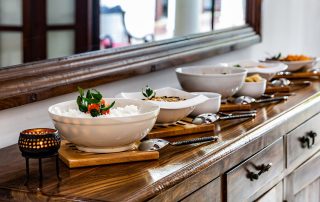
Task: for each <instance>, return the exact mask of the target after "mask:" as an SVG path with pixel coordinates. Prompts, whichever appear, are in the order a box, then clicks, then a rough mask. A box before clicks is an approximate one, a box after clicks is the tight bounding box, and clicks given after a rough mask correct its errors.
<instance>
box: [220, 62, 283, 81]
mask: <svg viewBox="0 0 320 202" xmlns="http://www.w3.org/2000/svg"><path fill="white" fill-rule="evenodd" d="M219 65H221V66H225V67H235V66H236V65H240V66H241V67H242V68H245V69H246V70H248V76H250V75H253V74H259V75H260V76H261V77H262V78H265V79H267V80H268V81H270V80H271V79H272V78H273V77H274V76H275V75H276V73H278V72H282V71H285V70H286V69H287V68H288V65H286V64H284V63H280V62H277V63H269V62H268V63H267V62H258V61H255V60H241V61H234V62H229V63H220V64H219ZM241 67H239V68H241Z"/></svg>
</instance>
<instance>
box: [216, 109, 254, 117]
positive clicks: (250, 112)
mask: <svg viewBox="0 0 320 202" xmlns="http://www.w3.org/2000/svg"><path fill="white" fill-rule="evenodd" d="M256 113H257V110H250V111H236V112H229V113H226V112H218V114H220V115H222V116H232V115H238V114H256Z"/></svg>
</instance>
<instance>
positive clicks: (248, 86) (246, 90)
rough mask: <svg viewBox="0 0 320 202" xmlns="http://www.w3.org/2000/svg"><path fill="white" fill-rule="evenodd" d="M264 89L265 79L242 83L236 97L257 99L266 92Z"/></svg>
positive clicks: (265, 85)
mask: <svg viewBox="0 0 320 202" xmlns="http://www.w3.org/2000/svg"><path fill="white" fill-rule="evenodd" d="M266 87H267V80H266V79H262V80H261V81H259V82H244V84H243V85H242V87H241V88H240V90H239V91H238V92H237V95H239V96H242V95H243V96H250V97H253V98H259V97H261V95H262V94H263V93H264V92H265V91H266Z"/></svg>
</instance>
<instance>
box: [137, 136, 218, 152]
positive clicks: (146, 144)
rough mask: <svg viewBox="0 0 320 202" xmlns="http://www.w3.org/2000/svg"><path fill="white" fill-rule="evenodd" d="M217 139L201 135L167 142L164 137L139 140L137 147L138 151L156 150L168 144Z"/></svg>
mask: <svg viewBox="0 0 320 202" xmlns="http://www.w3.org/2000/svg"><path fill="white" fill-rule="evenodd" d="M217 140H218V137H215V136H209V137H201V138H195V139H191V140H183V141H178V142H169V141H167V140H164V139H150V140H146V141H143V142H141V143H140V145H139V148H138V149H139V150H140V151H158V150H160V149H163V148H164V147H167V146H169V145H171V146H180V145H189V144H194V143H201V142H212V141H217Z"/></svg>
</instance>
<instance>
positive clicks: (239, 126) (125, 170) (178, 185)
mask: <svg viewBox="0 0 320 202" xmlns="http://www.w3.org/2000/svg"><path fill="white" fill-rule="evenodd" d="M319 84H320V83H319V82H314V83H313V85H312V86H309V87H307V88H304V89H301V90H299V91H295V92H296V95H294V96H290V97H289V100H288V101H286V102H284V103H279V104H273V105H266V106H265V107H263V108H260V109H258V114H257V117H256V118H255V119H253V120H231V121H219V122H218V123H217V124H216V132H215V133H216V134H217V135H219V137H220V141H219V142H218V143H207V144H197V145H189V146H181V147H176V148H173V147H168V148H167V149H165V150H163V151H161V153H160V159H159V160H154V161H146V162H137V163H124V164H118V165H107V166H97V167H89V168H79V169H68V168H67V167H66V166H65V165H64V164H63V163H62V162H61V163H60V171H61V174H60V175H61V177H62V181H60V182H58V181H57V180H56V176H55V166H54V159H46V160H44V161H43V162H44V164H43V171H44V172H43V173H44V180H43V188H42V189H41V190H38V189H37V187H38V178H37V177H38V176H37V174H38V167H37V166H38V162H37V161H36V160H31V162H30V163H31V164H30V175H31V179H30V181H29V185H28V186H24V182H25V161H24V159H23V158H22V156H21V154H20V151H19V149H18V146H17V145H13V146H10V147H7V148H4V149H1V150H0V200H13V199H14V200H17V201H20V200H21V201H25V200H26V199H29V200H31V201H43V200H49V199H51V200H54V199H56V200H70V201H73V200H83V201H141V200H150V199H151V200H164V199H170V200H178V199H181V198H183V197H185V196H186V195H187V194H190V193H191V192H193V191H195V190H196V189H198V188H200V187H201V186H203V185H205V184H206V183H208V182H210V181H211V180H213V179H215V178H216V177H218V176H219V175H221V174H222V173H223V172H225V171H227V170H229V169H230V168H232V167H234V166H235V165H237V164H238V163H240V162H241V161H243V160H245V159H246V158H248V157H249V156H251V155H252V154H254V153H256V152H258V151H259V150H261V149H262V148H264V147H266V146H267V145H269V144H271V143H272V142H274V141H275V140H276V139H278V138H279V137H281V136H282V135H284V134H286V133H287V132H289V131H290V130H292V129H294V128H295V127H297V126H298V125H299V124H301V123H302V122H304V121H305V120H307V119H308V118H310V117H312V116H313V115H315V114H316V113H318V112H319V110H318V109H319V106H320V93H319V91H320V85H319ZM207 135H210V134H197V135H191V136H190V135H189V136H184V137H179V138H170V139H169V140H182V139H189V138H194V137H201V136H207ZM211 135H212V134H211Z"/></svg>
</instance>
